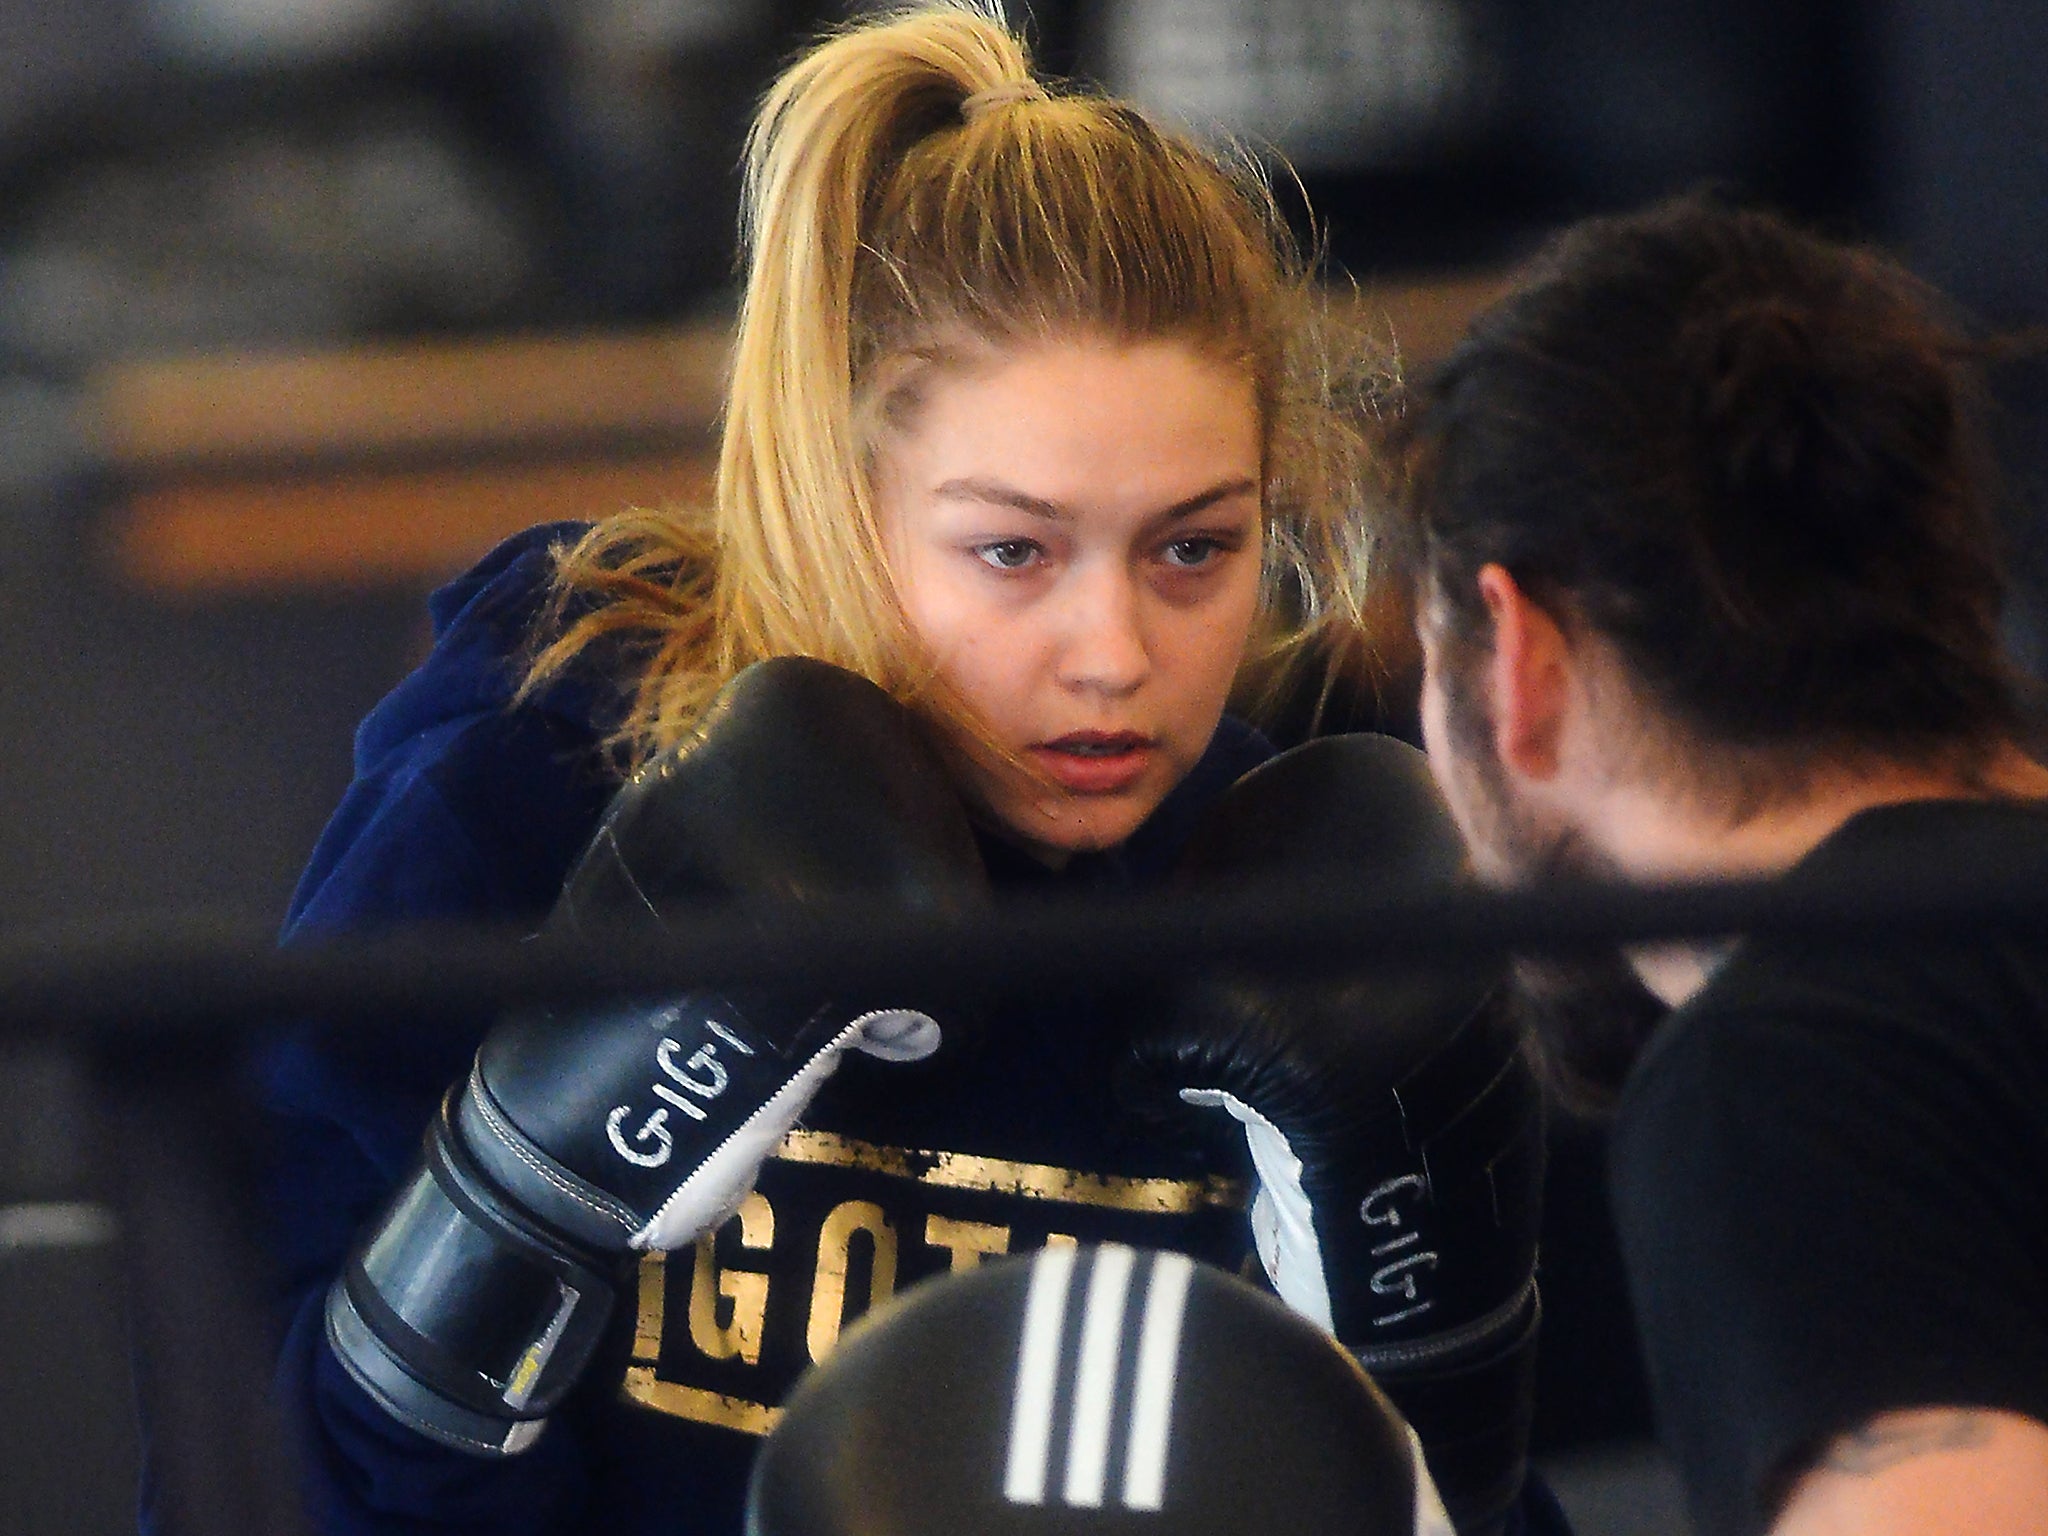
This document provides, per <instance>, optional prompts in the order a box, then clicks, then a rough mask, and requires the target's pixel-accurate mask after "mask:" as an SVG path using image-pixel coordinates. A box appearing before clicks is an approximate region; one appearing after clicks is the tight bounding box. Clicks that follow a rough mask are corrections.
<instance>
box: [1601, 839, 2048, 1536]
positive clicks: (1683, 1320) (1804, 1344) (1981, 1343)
mask: <svg viewBox="0 0 2048 1536" xmlns="http://www.w3.org/2000/svg"><path fill="white" fill-rule="evenodd" d="M2035 853H2038V855H2039V859H2040V863H2041V867H2042V869H2043V870H2044V871H2048V806H2044V805H2043V804H2040V803H2025V804H2012V803H1983V802H1975V801H1942V802H1923V803H1916V804H1911V805H1903V806H1894V807H1887V808H1883V809H1879V810H1873V811H1868V812H1865V813H1864V814H1862V815H1860V816H1857V817H1855V818H1854V819H1853V820H1851V821H1850V822H1849V823H1848V824H1847V825H1846V826H1844V827H1843V828H1842V829H1841V830H1840V831H1838V832H1837V833H1836V834H1835V835H1834V836H1832V837H1830V838H1829V839H1827V840H1826V841H1825V842H1824V843H1822V844H1821V846H1820V847H1819V848H1817V849H1816V850H1815V851H1814V852H1813V853H1812V854H1811V855H1809V856H1808V857H1807V858H1806V859H1805V860H1803V861H1802V862H1801V864H1800V865H1799V866H1798V868H1797V869H1796V870H1795V871H1794V872H1793V875H1792V877H1791V878H1792V879H1793V880H1794V881H1797V880H1798V879H1800V878H1803V877H1805V876H1807V875H1808V874H1809V873H1810V874H1812V875H1816V876H1823V877H1833V878H1841V877H1844V876H1847V877H1851V878H1853V877H1854V876H1855V875H1856V874H1857V873H1859V872H1867V873H1869V874H1871V875H1872V876H1873V877H1874V876H1875V875H1876V872H1879V871H1882V872H1884V873H1885V874H1886V875H1887V876H1888V875H1890V874H1892V873H1894V872H1897V871H1900V870H1906V871H1910V870H1912V869H1915V868H1921V869H1930V870H1940V871H1943V872H1944V874H1952V873H1953V872H1955V871H1958V870H1963V871H1967V870H1969V869H1972V868H1981V867H1983V866H1984V865H1986V864H1990V863H1996V864H1998V865H1999V866H2001V867H2004V868H2010V867H2012V866H2013V863H2014V860H2015V857H2016V856H2017V857H2022V858H2024V857H2027V856H2029V855H2031V854H2035ZM2042 927H2043V932H2042V934H2041V935H2040V936H2038V937H2023V938H2012V939H2007V938H2003V937H1997V936H1987V937H1985V938H1983V939H1981V940H1968V941H1959V940H1955V939H1945V940H1939V941H1937V940H1928V941H1924V942H1915V941H1910V940H1899V939H1885V940H1883V941H1881V942H1879V943H1876V944H1868V943H1866V944H1862V945H1832V944H1829V945H1822V944H1814V943H1804V942H1800V941H1795V940H1784V939H1768V938H1752V939H1748V940H1745V941H1743V942H1742V943H1741V944H1740V945H1738V946H1737V947H1736V949H1735V951H1734V952H1733V953H1732V954H1731V955H1730V956H1729V958H1728V960H1727V961H1726V963H1725V964H1724V965H1722V967H1721V968H1720V969H1719V970H1718V971H1717V972H1716V973H1715V975H1714V976H1713V978H1712V980H1711V981H1710V982H1709V983H1708V984H1707V985H1706V986H1705V987H1704V988H1702V989H1701V991H1700V992H1699V994H1698V995H1697V996H1695V997H1694V998H1693V999H1692V1000H1691V1001H1690V1002H1689V1003H1688V1004H1687V1005H1686V1006H1684V1007H1683V1008H1681V1009H1679V1010H1677V1011H1676V1012H1675V1013H1674V1014H1673V1015H1672V1016H1671V1018H1670V1019H1669V1020H1667V1021H1666V1023H1665V1024H1664V1025H1663V1026H1662V1027H1661V1028H1660V1030H1659V1032H1658V1033H1657V1035H1656V1036H1655V1037H1654V1038H1653V1040H1652V1041H1651V1044H1650V1046H1649V1048H1648V1049H1647V1050H1646V1051H1645V1053H1644V1055H1643V1058H1642V1059H1641V1061H1639V1062H1638V1063H1637V1065H1636V1068H1635V1070H1634V1072H1633V1074H1632V1075H1631V1077H1630V1078H1629V1081H1628V1084H1627V1086H1626V1088H1625V1090H1624V1092H1623V1096H1622V1106H1621V1112H1620V1117H1619V1120H1618V1122H1617V1124H1616V1127H1615V1138H1614V1174H1613V1178H1614V1197H1615V1211H1616V1220H1617V1223H1618V1226H1619V1229H1620V1233H1621V1242H1622V1251H1623V1257H1624V1259H1625V1261H1626V1264H1627V1268H1628V1272H1629V1283H1630V1288H1631V1291H1632V1294H1633V1296H1634V1300H1635V1304H1636V1307H1637V1311H1638V1319H1639V1322H1640V1325H1641V1329H1642V1333H1643V1337H1644V1343H1645V1349H1646V1353H1647V1356H1648V1361H1649V1366H1650V1378H1651V1386H1652V1391H1653V1394H1654V1398H1655V1403H1656V1410H1657V1416H1658V1421H1659V1430H1660V1433H1661V1435H1662V1437H1663V1439H1664V1441H1665V1443H1666V1444H1667V1445H1668V1446H1669V1447H1670V1449H1671V1451H1672V1453H1673V1454H1674V1455H1675V1456H1676V1458H1677V1460H1678V1462H1679V1465H1680V1470H1681V1471H1682V1472H1683V1474H1684V1476H1685V1480H1686V1484H1687V1488H1688V1491H1689V1495H1690V1498H1691V1502H1692V1506H1693V1515H1694V1518H1695V1520H1696V1521H1697V1522H1698V1524H1699V1526H1700V1528H1701V1530H1702V1531H1703V1532H1706V1533H1709V1536H1719V1533H1723V1532H1742V1533H1747V1532H1756V1531H1762V1530H1765V1529H1766V1528H1768V1526H1769V1524H1770V1522H1771V1519H1772V1518H1773V1516H1774V1515H1775V1513H1776V1506H1777V1504H1778V1503H1779V1502H1780V1501H1781V1500H1782V1498H1783V1496H1784V1494H1785V1493H1786V1492H1787V1491H1788V1490H1789V1487H1790V1484H1791V1481H1792V1479H1793V1478H1794V1477H1795V1476H1796V1475H1797V1474H1798V1473H1799V1472H1800V1471H1802V1470H1804V1468H1805V1467H1806V1466H1807V1465H1809V1464H1810V1462H1811V1459H1812V1457H1813V1456H1814V1455H1815V1454H1816V1453H1817V1452H1818V1451H1819V1450H1821V1449H1822V1448H1823V1447H1824V1446H1825V1445H1826V1444H1827V1442H1828V1441H1829V1440H1830V1439H1832V1438H1833V1437H1834V1436H1835V1435H1837V1434H1840V1433H1843V1432H1845V1431H1847V1430H1851V1429H1854V1428H1856V1427H1857V1426H1858V1425H1860V1424H1862V1423H1863V1422H1865V1421H1866V1420H1868V1419H1869V1418H1871V1417H1872V1416H1873V1415H1875V1414H1878V1413H1881V1412H1884V1411H1886V1410H1888V1409H1895V1408H1907V1407H1914V1406H1933V1405H1943V1404H1948V1405H1958V1406H1964V1405H1971V1406H1979V1407H1994V1408H2005V1409H2011V1410H2014V1411H2016V1412H2020V1413H2026V1414H2031V1415H2033V1416H2034V1417H2036V1418H2039V1419H2043V1420H2048V915H2044V921H2043V925H2042Z"/></svg>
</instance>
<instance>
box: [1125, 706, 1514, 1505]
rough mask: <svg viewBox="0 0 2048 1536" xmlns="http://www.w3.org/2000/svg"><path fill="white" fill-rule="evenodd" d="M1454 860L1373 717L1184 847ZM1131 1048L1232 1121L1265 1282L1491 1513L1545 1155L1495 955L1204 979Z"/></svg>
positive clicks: (1234, 796)
mask: <svg viewBox="0 0 2048 1536" xmlns="http://www.w3.org/2000/svg"><path fill="white" fill-rule="evenodd" d="M1463 867H1464V860H1463V850H1462V847H1461V844H1460V842H1459V838H1458V834H1457V830H1456V827H1455V825H1454V824H1453V823H1452V822H1451V820H1450V817H1449V815H1448V813H1447V812H1446V810H1445V809H1444V807H1443V805H1442V802H1441V800H1440V799H1439V797H1438V795H1437V791H1436V788H1435V785H1434V784H1433V783H1432V782H1431V780H1430V777H1429V772H1428V767H1427V765H1426V763H1425V761H1424V759H1423V757H1422V754H1421V753H1419V752H1417V751H1415V750H1414V749H1413V748H1411V747H1408V746H1406V745H1405V744H1403V743H1401V742H1398V741H1395V740H1393V739H1391V738H1388V737H1376V736H1341V737H1331V738H1326V739H1323V740H1319V741H1313V742H1310V743H1308V744H1307V745H1306V746H1303V747H1299V748H1297V749H1295V750H1294V751H1292V752H1289V753H1286V754H1284V755H1283V756H1281V757H1279V758H1277V759H1275V760H1274V761H1272V762H1270V763H1268V764H1266V765H1265V766H1263V767H1261V768H1259V769H1256V770H1255V771H1253V772H1252V773H1250V774H1248V775H1247V776H1246V777H1245V778H1243V779H1242V780H1240V781H1239V782H1238V783H1237V784H1236V785H1234V786H1233V787H1232V788H1231V790H1230V791H1229V792H1228V793H1227V794H1226V795H1225V796H1224V797H1223V799H1222V800H1221V801H1220V802H1219V803H1218V804H1217V806H1216V807H1215V809H1214V811H1213V812H1212V813H1211V815H1210V817H1209V818H1208V819H1207V820H1206V821H1205V823H1204V825H1203V827H1202V828H1201V829H1199V830H1198V831H1197V833H1196V837H1195V840H1194V843H1193V844H1192V845H1191V848H1190V852H1189V854H1188V857H1187V861H1186V873H1187V874H1188V876H1189V877H1190V878H1194V879H1206V880H1210V881H1220V880H1225V879H1229V880H1241V881H1245V882H1254V881H1257V880H1259V879H1261V878H1277V877H1285V878H1287V879H1289V880H1290V881H1296V882H1300V881H1309V880H1313V879H1315V878H1316V876H1317V873H1318V872H1319V871H1320V872H1322V873H1324V874H1326V875H1331V876H1336V877H1340V878H1343V879H1345V880H1346V881H1350V882H1355V881H1356V880H1358V879H1360V878H1366V879H1376V880H1383V881H1387V882H1390V883H1396V884H1405V883H1409V882H1435V883H1441V882H1444V881H1447V880H1455V879H1458V878H1461V877H1462V871H1463ZM1340 871H1341V875H1340V873H1339V872H1340ZM1134 1049H1135V1055H1136V1060H1135V1063H1134V1081H1135V1083H1136V1084H1138V1085H1139V1091H1140V1092H1141V1094H1142V1095H1143V1096H1144V1097H1145V1098H1146V1099H1148V1100H1149V1101H1150V1102H1151V1103H1152V1104H1153V1105H1154V1107H1155V1109H1156V1108H1158V1107H1159V1106H1160V1105H1161V1104H1162V1103H1164V1102H1166V1101H1168V1100H1169V1098H1177V1099H1178V1100H1180V1101H1181V1102H1182V1103H1185V1104H1190V1105H1195V1106H1200V1107H1207V1108H1213V1109H1219V1110H1222V1111H1225V1112H1227V1113H1228V1114H1229V1115H1230V1116H1231V1117H1232V1118H1234V1119H1235V1120H1236V1121H1237V1122H1238V1124H1239V1125H1240V1126H1241V1127H1242V1130H1243V1135H1244V1139H1245V1142H1246V1144H1247V1145H1248V1147H1249V1150H1250V1153H1251V1158H1252V1163H1253V1166H1254V1169H1255V1172H1256V1174H1257V1181H1258V1185H1257V1193H1256V1195H1255V1197H1254V1201H1253V1207H1252V1222H1253V1231H1254V1236H1255V1239H1256V1242H1257V1246H1258V1250H1259V1256H1260V1259H1261V1260H1262V1262H1263V1263H1264V1266H1265V1269H1266V1272H1267V1275H1268V1277H1269V1278H1270V1279H1271V1281H1272V1283H1273V1286H1274V1289H1275V1290H1276V1291H1277V1292H1278V1293H1279V1295H1280V1296H1281V1298H1282V1299H1283V1300H1285V1301H1287V1302H1288V1303H1289V1304H1290V1305H1291V1306H1293V1307H1294V1308H1295V1309H1296V1310H1297V1311H1299V1312H1300V1313H1302V1314H1303V1315H1304V1316H1306V1317H1308V1318H1311V1319H1312V1320H1314V1321H1315V1322H1318V1323H1320V1324H1321V1325H1322V1326H1323V1327H1325V1328H1327V1329H1329V1330H1330V1331H1331V1332H1332V1333H1333V1334H1334V1335H1335V1336H1336V1338H1337V1339H1338V1340H1339V1341H1340V1342H1341V1343H1343V1344H1344V1345H1345V1346H1346V1347H1348V1348H1349V1349H1350V1350H1351V1351H1352V1352H1353V1353H1354V1354H1355V1355H1356V1356H1357V1357H1358V1359H1359V1361H1360V1362H1361V1363H1362V1364H1363V1365H1364V1366H1365V1367H1366V1369H1367V1370H1368V1371H1370V1372H1371V1373H1372V1376H1373V1378H1374V1380H1375V1381H1377V1382H1378V1383H1379V1385H1380V1386H1381V1387H1382V1389H1384V1390H1385V1391H1386V1393H1387V1395H1388V1396H1389V1397H1390V1398H1391V1399H1392V1400H1393V1402H1394V1404H1395V1406H1397V1407H1398V1408H1400V1410H1401V1411H1402V1413H1403V1414H1404V1415H1405V1416H1406V1417H1407V1418H1408V1420H1409V1421H1410V1422H1411V1423H1412V1424H1413V1425H1414V1426H1415V1428H1416V1431H1417V1432H1418V1434H1419V1435H1420V1436H1421V1439H1422V1443H1423V1447H1424V1449H1425V1451H1426V1452H1427V1454H1428V1456H1429V1463H1430V1468H1431V1470H1432V1472H1434V1474H1435V1476H1436V1481H1437V1486H1438V1487H1439V1488H1440V1489H1441V1490H1442V1493H1443V1496H1444V1501H1445V1503H1446V1505H1447V1506H1448V1507H1449V1509H1450V1512H1451V1515H1452V1518H1453V1519H1454V1520H1455V1521H1456V1522H1457V1525H1458V1528H1459V1530H1460V1531H1463V1532H1466V1533H1468V1536H1469V1533H1474V1532H1481V1531H1488V1530H1492V1529H1494V1528H1496V1527H1497V1526H1498V1525H1499V1524H1500V1523H1501V1521H1503V1520H1504V1518H1505V1516H1506V1513H1507V1511H1508V1509H1509V1508H1510V1506H1511V1505H1512V1504H1513V1503H1514V1501H1515V1499H1516V1497H1517V1496H1518V1494H1519V1491H1520V1488H1521V1483H1522V1477H1523V1473H1524V1470H1525V1465H1526V1458H1527V1445H1528V1433H1529V1418H1530V1408H1531V1403H1532V1398H1533V1391H1534V1370H1535V1338H1536V1328H1537V1320H1538V1314H1539V1305H1538V1300H1537V1293H1536V1281H1535V1269H1536V1240H1537V1229H1538V1225H1539V1221H1540V1216H1541V1202H1542V1182H1543V1162H1544V1142H1543V1116H1542V1099H1541V1095H1540V1093H1539V1091H1538V1088H1537V1084H1536V1081H1535V1078H1534V1075H1533V1073H1532V1071H1531V1070H1530V1068H1529V1066H1528V1063H1527V1061H1526V1059H1525V1058H1524V1056H1523V1054H1522V1051H1521V1042H1520V1035H1519V1030H1518V1028H1517V1024H1516V1021H1515V1018H1514V1015H1513V1010H1512V1008H1511V1006H1510V1001H1509V995H1508V989H1507V967H1506V964H1505V961H1504V960H1497V959H1494V958H1491V957H1489V958H1486V959H1483V960H1478V961H1475V962H1473V963H1470V964H1467V965H1464V966H1462V967H1458V968H1456V969H1452V968H1448V967H1434V968H1428V969H1424V968H1421V967H1407V966H1398V965H1376V966H1374V967H1373V968H1372V969H1371V970H1369V971H1367V972H1364V973H1361V974H1359V975H1357V976H1355V977H1351V978H1348V979H1345V980H1342V981H1337V982H1322V981H1315V982H1304V983H1282V982H1274V981H1267V980H1258V979H1232V978H1220V979H1216V980H1213V981H1204V982H1202V983H1199V984H1196V985H1193V986H1190V987H1189V988H1187V989H1185V991H1184V993H1183V994H1182V995H1181V996H1180V997H1179V998H1178V999H1177V1000H1176V1001H1175V1003H1174V1005H1173V1007H1172V1010H1171V1014H1170V1023H1169V1025H1168V1026H1167V1027H1166V1028H1164V1029H1161V1030H1158V1031H1156V1032H1153V1033H1150V1034H1149V1035H1147V1036H1146V1037H1145V1038H1142V1039H1141V1040H1140V1041H1139V1042H1138V1043H1137V1045H1136V1046H1135V1048H1134Z"/></svg>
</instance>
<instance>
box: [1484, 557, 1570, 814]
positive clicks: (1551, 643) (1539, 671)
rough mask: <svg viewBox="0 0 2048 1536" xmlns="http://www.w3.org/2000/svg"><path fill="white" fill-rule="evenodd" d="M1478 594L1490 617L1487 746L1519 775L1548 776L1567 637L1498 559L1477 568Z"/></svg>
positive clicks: (1557, 744) (1558, 729) (1554, 760)
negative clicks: (1490, 707)
mask: <svg viewBox="0 0 2048 1536" xmlns="http://www.w3.org/2000/svg"><path fill="white" fill-rule="evenodd" d="M1479 596H1480V599H1481V600H1482V601H1483V602H1484V603H1485V604H1486V612H1487V617H1488V618H1489V619H1490V620H1491V621H1492V623H1493V654H1492V656H1491V657H1490V658H1489V660H1488V662H1487V669H1488V675H1487V681H1488V683H1489V684H1490V685H1491V688H1492V694H1491V697H1492V702H1493V737H1494V741H1493V745H1494V750H1495V751H1496V752H1497V753H1498V754H1499V756H1500V761H1501V763H1502V765H1503V766H1505V767H1506V768H1508V769H1509V770H1510V771H1511V772H1513V773H1516V774H1518V775H1520V776H1521V777H1523V778H1526V779H1535V780H1539V781H1544V780H1549V779H1552V778H1555V777H1556V776H1557V772H1558V769H1559V766H1560V764H1561V762H1562V740H1563V733H1564V717H1565V710H1566V708H1567V706H1568V704H1569V702H1570V698H1571V687H1570V684H1571V666H1572V648H1571V643H1570V642H1569V641H1568V640H1567V639H1566V638H1565V633H1564V630H1563V629H1562V628H1561V627H1559V625H1558V622H1557V620H1555V619H1554V618H1552V617H1551V616H1550V614H1549V613H1548V612H1547V611H1546V610H1545V609H1544V608H1543V607H1542V606H1541V605H1540V604H1538V603H1537V602H1536V601H1535V600H1534V599H1532V598H1531V597H1530V596H1529V594H1528V593H1527V592H1524V591H1523V590H1522V588H1521V585H1520V584H1519V583H1518V582H1517V581H1516V580H1515V578H1514V577H1513V576H1511V575H1509V574H1508V572H1507V569H1506V568H1505V567H1504V566H1499V565H1483V566H1481V567H1480V568H1479Z"/></svg>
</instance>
